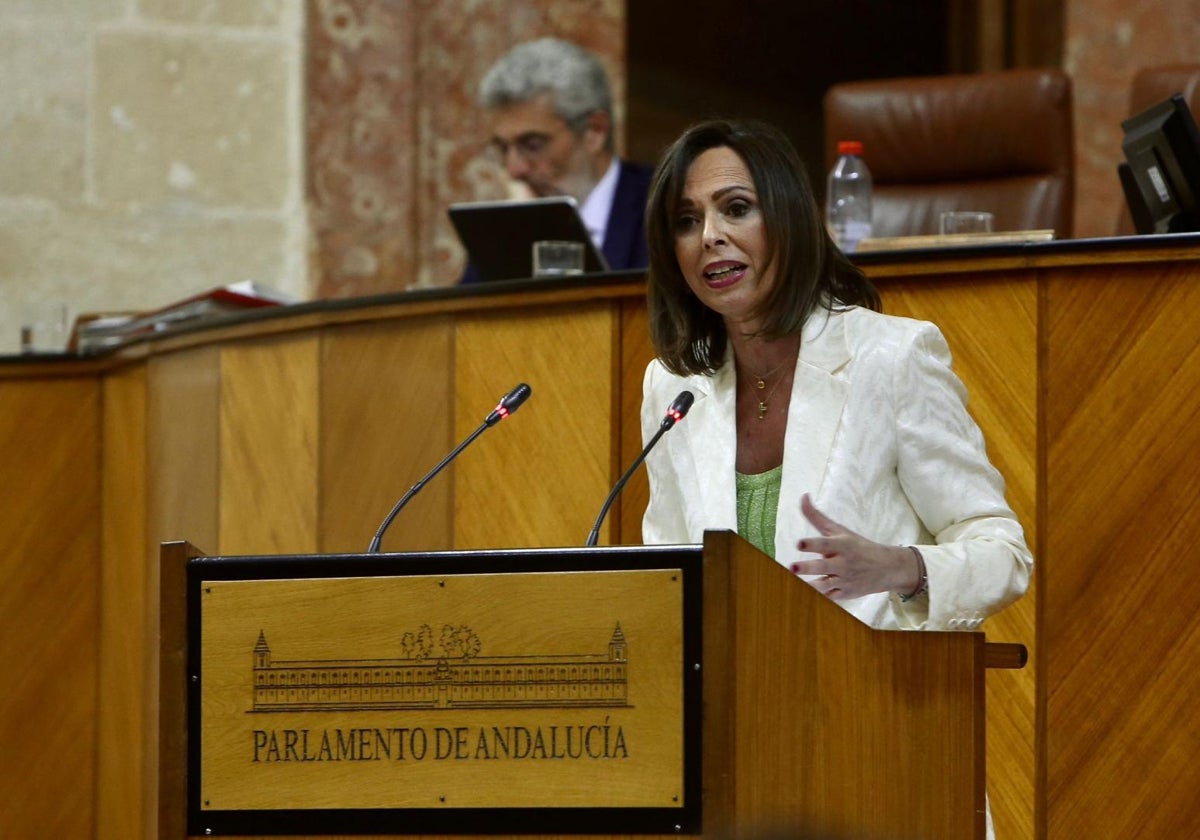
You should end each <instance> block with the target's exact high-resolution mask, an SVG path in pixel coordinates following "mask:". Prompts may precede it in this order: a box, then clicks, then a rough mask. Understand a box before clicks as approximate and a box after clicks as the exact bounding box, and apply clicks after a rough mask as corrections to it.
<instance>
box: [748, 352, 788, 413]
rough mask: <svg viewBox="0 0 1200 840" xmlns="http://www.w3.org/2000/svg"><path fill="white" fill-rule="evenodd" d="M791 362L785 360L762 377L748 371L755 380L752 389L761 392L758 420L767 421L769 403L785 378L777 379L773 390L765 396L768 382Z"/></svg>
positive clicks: (759, 395) (772, 387)
mask: <svg viewBox="0 0 1200 840" xmlns="http://www.w3.org/2000/svg"><path fill="white" fill-rule="evenodd" d="M789 361H791V360H790V359H784V360H783V361H782V362H781V363H780V364H778V365H777V366H776V367H775V368H773V369H772V370H769V371H767V372H766V373H765V374H763V375H762V376H759V375H758V374H757V373H754V372H753V371H749V370H747V371H746V372H747V373H749V374H750V377H751V379H753V380H754V382H753V385H752V387H753V388H754V389H755V390H756V391H758V392H759V394H758V419H759V420H766V419H767V401H768V400H769V399H771V397H773V396H774V395H775V391H776V389H777V388H779V383H780V382H782V381H783V379H784V378H783V377H782V376H781V377H780V378H779V379H776V380H775V384H774V385H772V386H771V390H770V391H768V392H767V393H766V394H764V393H762V392H763V391H764V390H766V387H767V380H768V379H770V378H771V377H772V376H774V375H775V374H777V373H779V371H781V370H783V368H784V366H785V365H787V363H788V362H789Z"/></svg>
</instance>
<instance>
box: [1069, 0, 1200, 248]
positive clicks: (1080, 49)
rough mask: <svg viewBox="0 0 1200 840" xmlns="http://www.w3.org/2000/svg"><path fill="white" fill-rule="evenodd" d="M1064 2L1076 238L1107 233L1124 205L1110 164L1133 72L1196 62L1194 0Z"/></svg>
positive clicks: (1197, 4)
mask: <svg viewBox="0 0 1200 840" xmlns="http://www.w3.org/2000/svg"><path fill="white" fill-rule="evenodd" d="M1064 6H1065V12H1066V44H1065V47H1064V50H1063V66H1064V68H1065V69H1066V71H1067V72H1068V73H1070V74H1071V77H1072V79H1073V80H1074V95H1075V177H1076V184H1077V189H1076V193H1075V236H1076V237H1078V238H1085V237H1093V236H1112V235H1113V234H1114V233H1116V231H1117V220H1118V218H1119V217H1120V211H1121V208H1122V207H1123V206H1124V202H1125V198H1124V196H1123V195H1122V193H1121V183H1120V181H1119V180H1118V179H1117V164H1119V163H1120V162H1121V161H1122V160H1124V158H1123V157H1122V154H1121V120H1123V119H1125V118H1126V117H1128V116H1129V115H1130V114H1129V88H1130V85H1131V84H1132V83H1133V77H1134V74H1136V73H1137V71H1138V68H1140V67H1143V66H1151V65H1157V64H1176V63H1200V0H1142V2H1135V0H1106V1H1105V2H1101V3H1098V2H1088V0H1066V2H1065V3H1064ZM1197 117H1200V115H1197Z"/></svg>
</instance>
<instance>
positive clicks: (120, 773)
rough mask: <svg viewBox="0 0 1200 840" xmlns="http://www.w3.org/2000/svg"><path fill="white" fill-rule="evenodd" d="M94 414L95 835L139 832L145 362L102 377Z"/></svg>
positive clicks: (108, 837)
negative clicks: (98, 430) (98, 454)
mask: <svg viewBox="0 0 1200 840" xmlns="http://www.w3.org/2000/svg"><path fill="white" fill-rule="evenodd" d="M103 396H104V405H103V413H102V415H101V418H100V419H101V425H102V435H103V437H102V441H103V450H102V453H103V454H102V457H103V470H102V473H101V488H102V489H101V501H102V504H103V514H102V517H101V523H100V524H101V534H102V539H101V563H100V593H99V595H100V634H99V645H100V648H99V683H98V686H99V689H98V694H99V697H100V698H103V700H102V702H103V706H104V708H107V709H111V710H113V713H112V714H101V715H98V716H97V718H98V719H97V722H96V723H97V726H98V728H99V731H98V733H97V741H96V743H97V753H98V759H99V760H98V761H97V764H96V781H97V784H96V837H97V838H98V840H124V838H128V837H138V836H140V834H141V824H140V818H141V814H142V811H143V808H144V803H143V795H144V791H143V789H142V783H141V782H142V778H143V775H144V773H145V763H146V760H147V755H146V746H147V745H146V740H145V738H144V733H145V732H146V725H147V724H146V713H147V709H148V708H150V707H152V706H153V704H154V702H155V701H154V697H153V692H154V689H155V688H156V686H153V685H151V684H149V682H148V681H147V680H146V673H147V671H148V670H149V669H150V667H151V664H152V663H151V662H150V661H149V659H150V658H151V657H153V656H154V654H155V651H154V650H152V649H151V648H152V646H151V645H149V644H148V643H147V639H150V638H153V634H151V633H150V628H148V627H147V626H146V622H147V621H148V614H149V612H150V610H151V607H150V603H149V602H150V599H151V597H152V596H153V595H155V594H157V593H151V592H150V591H149V589H148V587H147V579H148V574H149V563H148V557H149V556H150V553H151V551H153V550H156V549H157V546H151V545H150V544H149V542H148V540H147V537H146V368H145V367H144V366H141V365H137V366H131V367H126V368H122V369H120V370H118V371H114V372H113V373H111V374H109V375H108V376H106V377H105V378H104V383H103Z"/></svg>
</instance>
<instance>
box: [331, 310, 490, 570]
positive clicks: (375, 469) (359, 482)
mask: <svg viewBox="0 0 1200 840" xmlns="http://www.w3.org/2000/svg"><path fill="white" fill-rule="evenodd" d="M321 352H322V358H321V426H320V435H321V443H320V457H321V482H320V486H321V502H320V503H321V528H320V537H321V540H322V544H321V551H324V552H362V551H366V549H367V546H368V545H369V544H370V542H371V538H372V537H373V536H374V535H375V532H376V530H378V528H379V526H380V525H381V524H382V522H383V519H384V517H385V516H386V515H387V514H388V511H389V510H390V509H391V507H392V505H394V504H395V503H396V502H398V501H399V500H400V498H401V497H402V496H403V495H404V494H405V493H406V492H408V490H409V489H410V488H411V487H412V486H413V485H414V484H416V483H417V482H418V481H419V480H420V479H421V478H422V476H424V475H425V474H426V473H427V472H429V470H431V469H433V467H434V465H435V464H437V463H438V461H440V460H441V459H442V458H443V457H444V456H445V455H446V454H447V453H448V452H450V450H451V449H452V448H453V447H454V444H455V442H456V441H453V440H452V438H453V428H452V425H453V424H452V423H451V422H450V419H451V417H452V416H453V414H452V413H453V411H454V407H455V395H454V321H453V319H452V318H449V317H443V316H435V317H431V318H427V319H416V320H411V321H409V320H400V321H384V322H377V323H367V324H348V325H343V326H337V327H331V328H329V329H327V330H325V333H324V338H323V341H322V351H321ZM480 408H481V409H482V407H480ZM452 475H453V473H448V474H446V475H444V476H441V477H440V480H438V481H431V482H430V483H428V484H427V485H425V487H424V488H423V489H422V490H421V491H420V493H418V494H417V496H415V497H414V498H413V500H412V501H411V502H409V503H408V504H407V505H406V506H405V508H404V510H403V512H402V513H400V514H399V515H398V516H397V518H396V520H395V522H394V524H393V525H392V526H391V527H390V528H389V529H388V530H387V532H386V535H385V538H384V540H383V543H382V549H383V550H384V551H433V550H445V549H450V548H453V547H454V543H453V531H452V525H451V516H452V512H453V492H452V491H453V487H454V484H453V479H452Z"/></svg>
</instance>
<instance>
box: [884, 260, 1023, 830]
mask: <svg viewBox="0 0 1200 840" xmlns="http://www.w3.org/2000/svg"><path fill="white" fill-rule="evenodd" d="M879 287H880V290H881V293H882V295H883V298H884V310H885V311H886V312H889V313H891V314H893V315H905V316H908V317H915V318H921V319H924V320H928V321H933V322H934V323H935V324H937V325H938V326H939V327H940V328H941V330H942V333H943V335H945V336H946V341H947V342H948V343H949V345H950V351H951V353H952V354H953V357H954V369H955V371H956V372H957V373H958V375H959V377H960V378H961V379H962V380H963V384H964V385H965V386H966V388H967V393H968V397H969V402H968V408H969V409H970V411H971V414H972V416H974V417H975V419H976V421H977V422H978V423H979V424H980V427H981V428H982V429H984V437H985V438H986V440H987V447H988V455H989V457H990V458H991V460H992V463H993V464H995V465H996V468H997V469H998V470H1000V472H1001V474H1002V475H1004V477H1005V480H1006V482H1007V486H1006V489H1007V497H1008V502H1009V504H1010V505H1011V506H1012V508H1013V510H1014V511H1015V512H1016V514H1017V517H1018V519H1019V520H1020V521H1021V524H1022V525H1024V526H1025V538H1026V540H1027V541H1028V543H1029V545H1030V546H1031V547H1032V548H1033V549H1034V560H1035V562H1036V561H1037V560H1038V551H1037V508H1036V499H1037V411H1038V388H1037V382H1038V378H1037V365H1038V356H1037V345H1038V339H1037V306H1038V291H1037V276H1036V273H1035V272H1034V271H1032V270H1027V271H1021V272H1012V273H1006V274H1005V275H1003V277H996V276H995V275H988V274H977V275H971V274H966V275H962V276H956V277H954V278H938V279H936V280H933V281H930V280H926V279H915V278H887V279H883V280H880V281H879ZM1037 600H1038V592H1037V587H1036V586H1032V587H1031V589H1030V591H1029V592H1028V593H1027V594H1026V596H1025V597H1024V598H1022V599H1021V600H1020V601H1018V602H1017V603H1015V604H1013V605H1012V606H1010V607H1009V608H1007V609H1005V610H1004V611H1002V612H1001V613H999V614H998V615H996V616H994V617H992V618H990V619H988V621H987V624H986V626H985V627H984V630H985V631H986V632H987V634H988V638H990V639H993V640H996V641H1004V642H1020V643H1022V644H1024V645H1025V646H1026V648H1027V649H1028V650H1029V654H1030V660H1029V664H1028V665H1026V666H1025V668H1023V669H1021V670H993V671H989V672H988V674H987V710H988V722H987V741H988V743H987V768H988V792H989V795H990V797H991V807H992V818H993V819H994V821H995V825H996V835H997V836H998V837H1006V838H1027V839H1028V838H1032V837H1033V821H1034V814H1033V810H1034V808H1033V806H1034V780H1035V753H1034V716H1035V708H1036V704H1035V686H1036V675H1037V668H1038V645H1037V638H1036V632H1035V618H1036V615H1037Z"/></svg>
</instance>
